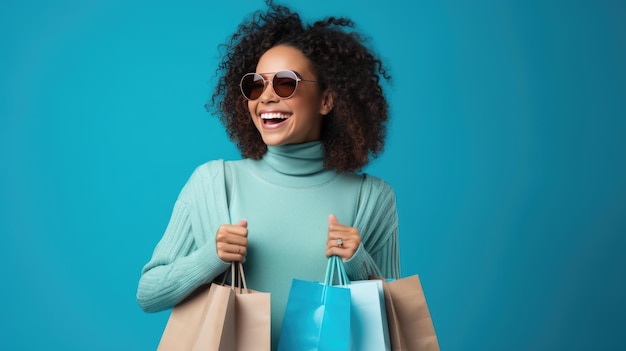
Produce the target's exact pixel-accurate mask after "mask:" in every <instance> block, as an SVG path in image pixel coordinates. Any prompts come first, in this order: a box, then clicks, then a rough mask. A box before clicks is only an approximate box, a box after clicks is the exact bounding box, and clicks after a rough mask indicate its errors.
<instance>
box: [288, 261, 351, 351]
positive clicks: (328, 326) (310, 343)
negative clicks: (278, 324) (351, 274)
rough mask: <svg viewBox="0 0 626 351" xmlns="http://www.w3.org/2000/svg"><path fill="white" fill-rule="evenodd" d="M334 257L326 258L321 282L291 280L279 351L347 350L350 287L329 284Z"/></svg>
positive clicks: (331, 279)
mask: <svg viewBox="0 0 626 351" xmlns="http://www.w3.org/2000/svg"><path fill="white" fill-rule="evenodd" d="M337 260H340V258H339V257H337V256H331V257H330V258H329V259H328V266H327V268H326V277H325V279H324V282H323V283H319V282H309V281H304V280H300V279H293V280H292V283H291V289H290V290H289V297H288V299H287V306H286V307H285V315H284V318H283V325H282V329H281V332H280V337H279V341H278V350H279V351H309V350H317V351H331V350H337V351H346V350H350V290H349V289H346V288H345V287H343V286H333V285H332V283H333V281H334V278H335V277H336V274H337V273H338V265H337Z"/></svg>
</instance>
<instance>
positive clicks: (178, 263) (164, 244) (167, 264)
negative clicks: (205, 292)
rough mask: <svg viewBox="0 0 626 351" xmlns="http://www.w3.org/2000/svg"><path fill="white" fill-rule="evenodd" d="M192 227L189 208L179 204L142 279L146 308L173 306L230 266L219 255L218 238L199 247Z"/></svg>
mask: <svg viewBox="0 0 626 351" xmlns="http://www.w3.org/2000/svg"><path fill="white" fill-rule="evenodd" d="M192 230H193V228H192V226H191V223H190V221H189V216H188V213H187V211H186V209H185V208H184V206H183V205H181V204H179V203H177V204H176V205H175V207H174V211H173V213H172V217H171V219H170V223H169V224H168V227H167V229H166V231H165V233H164V235H163V237H162V238H161V240H160V241H159V243H158V245H157V246H156V248H155V249H154V252H153V254H152V258H151V259H150V261H149V262H148V263H147V264H146V265H145V266H144V268H143V270H142V275H141V278H140V279H139V285H138V288H137V302H138V303H139V305H140V307H141V308H142V309H143V310H144V311H146V312H157V311H161V310H164V309H168V308H171V307H173V306H174V305H175V304H176V303H178V302H180V301H181V300H182V299H184V298H185V297H186V296H187V295H189V293H191V292H192V291H193V290H194V289H195V288H197V287H198V286H200V285H201V284H204V283H207V282H210V281H211V280H213V278H214V277H215V276H217V275H218V274H220V273H221V272H223V271H224V270H225V269H226V268H227V267H228V264H227V263H225V262H223V261H222V260H220V259H219V258H218V257H217V253H216V252H215V242H214V240H213V241H212V240H208V241H207V242H206V243H205V244H204V245H202V246H200V247H197V246H196V241H195V239H194V235H193V232H192Z"/></svg>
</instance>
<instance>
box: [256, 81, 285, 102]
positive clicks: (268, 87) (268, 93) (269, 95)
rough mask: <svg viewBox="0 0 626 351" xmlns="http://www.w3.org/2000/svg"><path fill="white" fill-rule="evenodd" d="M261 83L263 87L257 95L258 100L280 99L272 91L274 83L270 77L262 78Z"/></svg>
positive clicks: (270, 100)
mask: <svg viewBox="0 0 626 351" xmlns="http://www.w3.org/2000/svg"><path fill="white" fill-rule="evenodd" d="M263 84H264V85H265V87H263V92H262V93H261V96H259V100H260V101H261V102H274V101H278V100H280V98H279V97H278V95H276V92H275V91H274V83H272V80H271V79H266V80H264V81H263Z"/></svg>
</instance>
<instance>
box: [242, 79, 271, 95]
mask: <svg viewBox="0 0 626 351" xmlns="http://www.w3.org/2000/svg"><path fill="white" fill-rule="evenodd" d="M264 87H265V84H264V82H263V77H261V76H259V75H257V74H249V75H246V76H245V77H244V78H243V80H242V81H241V92H242V93H243V95H244V96H245V97H247V98H248V99H250V100H255V99H258V98H259V96H261V94H262V93H263V88H264Z"/></svg>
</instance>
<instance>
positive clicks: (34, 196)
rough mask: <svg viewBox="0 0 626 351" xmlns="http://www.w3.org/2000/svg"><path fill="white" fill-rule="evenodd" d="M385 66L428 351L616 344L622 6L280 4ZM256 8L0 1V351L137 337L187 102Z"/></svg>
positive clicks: (622, 172) (193, 148) (185, 166)
mask: <svg viewBox="0 0 626 351" xmlns="http://www.w3.org/2000/svg"><path fill="white" fill-rule="evenodd" d="M285 3H287V4H290V5H292V6H293V8H294V9H295V10H299V11H302V14H303V16H304V17H305V18H309V19H317V18H319V17H323V16H327V15H346V16H349V17H351V18H353V19H354V20H355V22H356V23H357V25H358V29H359V30H361V31H362V32H364V33H365V34H367V35H368V36H370V37H371V39H372V44H373V46H374V47H375V48H376V49H377V50H378V51H379V52H380V53H381V56H382V57H383V58H384V59H385V60H386V62H387V64H388V66H389V67H390V69H391V74H392V76H393V78H394V79H393V83H392V84H391V85H390V86H389V87H388V91H387V92H388V97H389V100H390V104H391V108H392V114H393V120H392V121H391V124H390V128H389V140H388V144H387V148H386V152H385V153H384V154H383V156H382V157H380V158H379V159H377V160H376V161H375V162H374V163H372V164H371V166H369V167H368V169H367V172H370V173H373V174H375V175H377V176H380V177H383V178H385V179H386V180H387V181H388V182H389V183H390V184H391V185H392V186H393V187H394V188H395V191H396V193H397V199H398V209H399V214H400V226H401V227H400V230H401V234H400V241H401V245H402V247H401V255H402V257H401V264H402V271H403V275H411V274H416V273H419V274H420V276H421V278H422V282H423V284H424V287H425V291H426V294H427V298H428V301H429V304H430V308H431V313H432V315H433V318H434V321H435V327H436V329H437V331H438V333H439V338H440V343H441V346H442V348H443V349H445V350H565V349H567V350H592V349H593V350H615V349H618V347H619V345H623V339H622V338H621V336H622V335H623V331H624V328H625V327H626V325H625V322H624V314H625V313H626V308H625V304H624V303H623V299H624V296H626V290H625V288H624V287H623V285H624V277H625V274H624V273H625V272H624V267H626V259H625V258H624V257H625V255H624V252H625V249H626V239H625V234H626V218H625V217H626V216H625V208H626V186H625V183H624V179H625V176H626V165H625V159H626V158H625V155H624V151H625V148H626V143H625V142H624V140H623V138H624V134H625V132H626V130H625V126H626V122H625V117H626V108H625V107H624V106H625V105H624V101H625V100H626V67H625V66H624V62H626V25H625V24H624V23H625V22H624V18H625V16H626V5H625V3H624V2H623V1H617V0H616V1H610V0H600V1H495V0H494V1H480V0H479V1H473V2H467V1H455V0H450V1H419V0H418V1H398V0H390V1H386V2H384V3H383V2H378V1H377V2H374V1H372V2H367V1H365V2H363V1H356V0H349V1H330V0H319V1H315V2H304V1H302V2H300V1H285ZM263 6H264V5H263V2H262V1H261V0H255V1H253V0H246V1H222V2H210V1H169V2H168V1H126V0H125V1H120V0H108V1H99V0H94V1H88V2H84V1H71V0H59V1H37V0H36V1H17V0H8V1H3V2H2V4H1V5H0V50H1V55H0V89H1V90H0V128H1V129H0V157H1V159H0V167H1V172H0V198H1V199H2V201H1V206H2V207H1V209H0V230H1V234H2V236H1V237H2V240H3V241H2V245H0V260H1V264H0V273H1V278H2V284H1V285H2V288H0V302H1V303H2V308H1V311H2V312H0V316H1V317H0V318H1V320H2V321H3V325H4V326H3V327H2V328H0V349H2V350H44V349H46V350H154V349H155V348H156V345H157V343H158V340H159V337H160V334H161V332H162V330H163V327H164V325H165V322H166V320H167V317H168V313H167V312H162V313H157V314H144V313H143V312H142V311H141V310H140V309H139V307H138V306H137V304H136V302H135V291H136V285H137V281H138V278H139V274H140V270H141V267H142V266H143V264H144V263H145V262H146V261H147V260H148V259H149V257H150V254H151V252H152V249H153V247H154V245H155V244H156V242H157V241H158V239H159V237H160V236H161V234H162V232H163V230H164V229H165V226H166V224H167V221H168V219H169V214H170V211H171V208H172V205H173V203H174V200H175V198H176V196H177V194H178V191H179V190H180V188H181V187H182V185H183V184H184V182H185V181H186V179H187V177H188V176H189V175H190V173H191V171H192V170H193V169H194V168H195V167H196V166H197V165H199V164H200V163H202V162H205V161H207V160H210V159H216V158H225V159H236V158H239V155H238V153H237V151H236V150H235V149H234V147H233V145H232V144H231V143H230V142H229V141H228V139H227V138H226V136H225V135H224V134H225V133H224V129H223V127H222V126H221V125H220V124H219V123H218V121H217V120H216V119H215V118H214V117H212V116H211V115H210V114H208V113H207V112H206V111H205V110H204V108H203V104H204V103H205V102H206V101H207V98H208V96H209V94H210V93H211V91H212V88H213V86H214V83H215V81H214V76H213V73H214V70H215V68H216V65H217V60H218V58H219V56H218V55H219V52H218V51H217V45H218V44H220V43H222V42H224V40H225V39H226V37H227V36H228V35H229V34H230V33H232V32H233V31H234V29H235V27H236V26H237V24H238V23H239V22H240V20H241V19H242V18H243V17H244V16H246V15H248V14H249V13H250V12H252V11H253V10H255V9H257V8H261V7H263Z"/></svg>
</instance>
